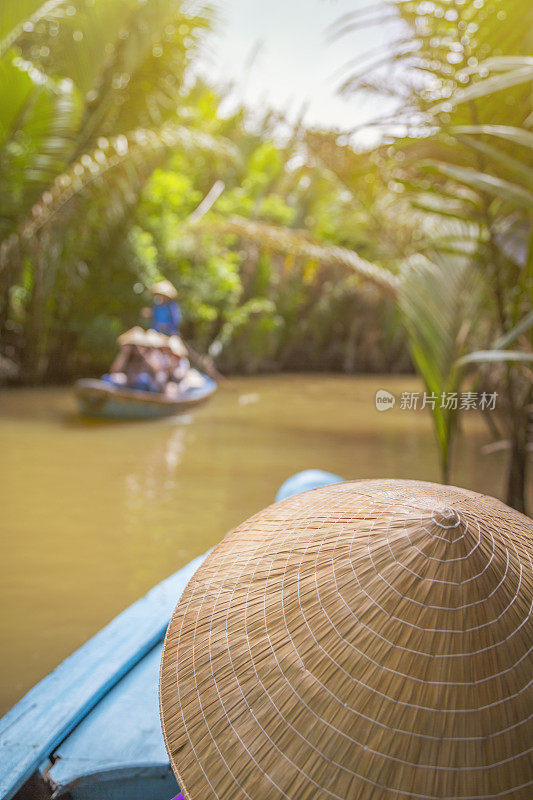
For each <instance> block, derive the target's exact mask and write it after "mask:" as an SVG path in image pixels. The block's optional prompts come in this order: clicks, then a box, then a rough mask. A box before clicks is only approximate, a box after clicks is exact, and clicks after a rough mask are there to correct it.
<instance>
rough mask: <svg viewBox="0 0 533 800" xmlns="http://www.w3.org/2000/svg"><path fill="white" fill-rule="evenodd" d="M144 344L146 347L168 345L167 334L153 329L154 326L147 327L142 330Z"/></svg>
mask: <svg viewBox="0 0 533 800" xmlns="http://www.w3.org/2000/svg"><path fill="white" fill-rule="evenodd" d="M144 337H145V338H144V344H145V345H146V347H168V339H169V337H168V336H165V334H164V333H159V331H156V330H154V328H149V329H148V330H147V331H145V332H144Z"/></svg>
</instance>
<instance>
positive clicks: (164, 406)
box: [74, 370, 217, 419]
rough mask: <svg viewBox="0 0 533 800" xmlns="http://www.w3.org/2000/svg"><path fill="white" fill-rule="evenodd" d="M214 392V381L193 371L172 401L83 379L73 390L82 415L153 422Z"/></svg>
mask: <svg viewBox="0 0 533 800" xmlns="http://www.w3.org/2000/svg"><path fill="white" fill-rule="evenodd" d="M216 390H217V383H216V381H214V380H213V379H212V378H209V377H208V376H207V375H204V374H203V373H201V372H197V371H196V370H190V371H189V374H188V375H186V376H185V378H184V379H183V381H182V382H181V384H180V389H179V391H178V393H177V394H176V395H174V396H173V397H167V396H165V395H164V394H162V393H159V392H143V391H139V390H137V389H126V388H123V387H119V386H113V385H111V384H110V383H106V382H105V381H100V380H91V379H83V380H80V381H77V382H76V384H75V386H74V392H75V395H76V397H77V400H78V405H79V408H80V411H81V413H82V414H84V415H85V416H88V417H104V418H106V419H154V418H158V417H168V416H172V415H174V414H180V413H182V412H184V411H188V410H190V409H191V408H194V407H195V406H197V405H200V404H201V403H204V402H205V401H206V400H207V399H208V398H209V397H211V395H212V394H214V393H215V392H216Z"/></svg>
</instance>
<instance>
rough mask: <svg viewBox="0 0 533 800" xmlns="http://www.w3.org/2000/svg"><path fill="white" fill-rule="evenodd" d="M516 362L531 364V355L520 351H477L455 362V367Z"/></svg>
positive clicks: (532, 355)
mask: <svg viewBox="0 0 533 800" xmlns="http://www.w3.org/2000/svg"><path fill="white" fill-rule="evenodd" d="M506 361H516V362H524V363H530V364H533V353H524V352H523V351H520V350H477V351H476V352H475V353H470V354H469V355H467V356H463V357H462V358H460V359H459V360H458V361H457V366H464V365H465V364H480V363H484V362H489V363H498V362H506Z"/></svg>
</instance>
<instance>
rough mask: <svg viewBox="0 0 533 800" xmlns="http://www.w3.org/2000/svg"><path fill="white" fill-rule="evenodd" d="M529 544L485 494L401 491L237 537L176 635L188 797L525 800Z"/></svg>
mask: <svg viewBox="0 0 533 800" xmlns="http://www.w3.org/2000/svg"><path fill="white" fill-rule="evenodd" d="M532 534H533V524H532V521H531V520H530V519H528V518H527V517H525V516H523V515H521V514H519V513H518V512H516V511H513V510H512V509H510V508H508V507H507V506H505V505H503V504H502V503H500V502H498V501H497V500H494V499H492V498H490V497H485V496H483V495H479V494H475V493H474V492H469V491H466V490H463V489H456V488H453V487H443V486H439V485H437V484H430V483H419V482H415V481H392V480H387V481H361V482H354V483H341V484H337V485H333V486H328V487H324V488H320V489H316V490H314V491H312V492H307V493H305V494H302V495H296V496H294V497H291V498H289V499H288V500H286V501H283V502H281V503H276V504H275V505H273V506H271V507H270V508H267V509H266V510H265V511H262V512H261V513H259V514H257V515H256V516H254V517H252V518H251V519H249V520H248V521H247V522H244V523H243V524H242V525H240V526H239V527H238V528H237V529H236V530H234V531H233V532H232V533H230V534H229V535H228V536H227V537H226V538H225V539H224V541H223V542H222V543H221V544H220V545H219V546H218V547H217V548H216V549H215V550H214V551H213V553H212V554H211V555H210V556H209V557H208V558H207V560H206V561H205V562H204V564H203V566H202V567H201V568H200V570H199V571H198V572H197V573H196V574H195V575H194V577H193V579H192V580H191V582H190V583H189V585H188V586H187V588H186V590H185V593H184V595H183V597H182V598H181V600H180V602H179V604H178V606H177V608H176V610H175V612H174V616H173V618H172V621H171V623H170V626H169V629H168V632H167V637H166V641H165V648H164V652H163V660H162V666H161V683H160V697H161V710H162V721H163V730H164V735H165V741H166V745H167V749H168V752H169V755H170V759H171V762H172V764H173V766H174V770H175V772H176V776H177V779H178V782H179V785H180V788H181V790H182V792H183V794H184V797H185V798H188V800H213V798H218V800H244V799H245V798H246V800H282V798H289V799H290V800H326V799H327V800H329V799H331V800H370V799H371V800H402V798H405V800H407V798H409V800H414V799H416V798H421V800H433V799H434V798H438V800H444V798H447V800H450V799H453V800H466V799H467V798H468V800H488V799H489V798H512V800H526V799H527V798H529V800H530V798H531V797H533V789H532V779H533V764H532V760H531V754H530V753H528V750H529V748H530V746H531V744H532V742H533V729H532V726H531V721H530V718H531V711H532V705H533V703H532V695H531V691H528V684H529V682H530V679H531V674H532V664H531V660H529V659H528V653H529V652H530V647H531V641H532V630H531V624H530V616H529V615H530V611H531V601H532V596H533V581H532V571H531V541H532ZM528 720H529V721H528ZM528 787H529V788H528Z"/></svg>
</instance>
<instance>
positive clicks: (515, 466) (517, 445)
mask: <svg viewBox="0 0 533 800" xmlns="http://www.w3.org/2000/svg"><path fill="white" fill-rule="evenodd" d="M521 423H522V424H521ZM527 462H528V452H527V415H525V414H524V416H523V418H522V419H520V420H517V423H516V424H515V425H514V426H513V431H512V436H511V453H510V458H509V467H508V472H507V493H506V502H507V505H508V506H511V507H512V508H516V510H517V511H521V512H522V514H527V504H526V486H527V468H528V463H527Z"/></svg>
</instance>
